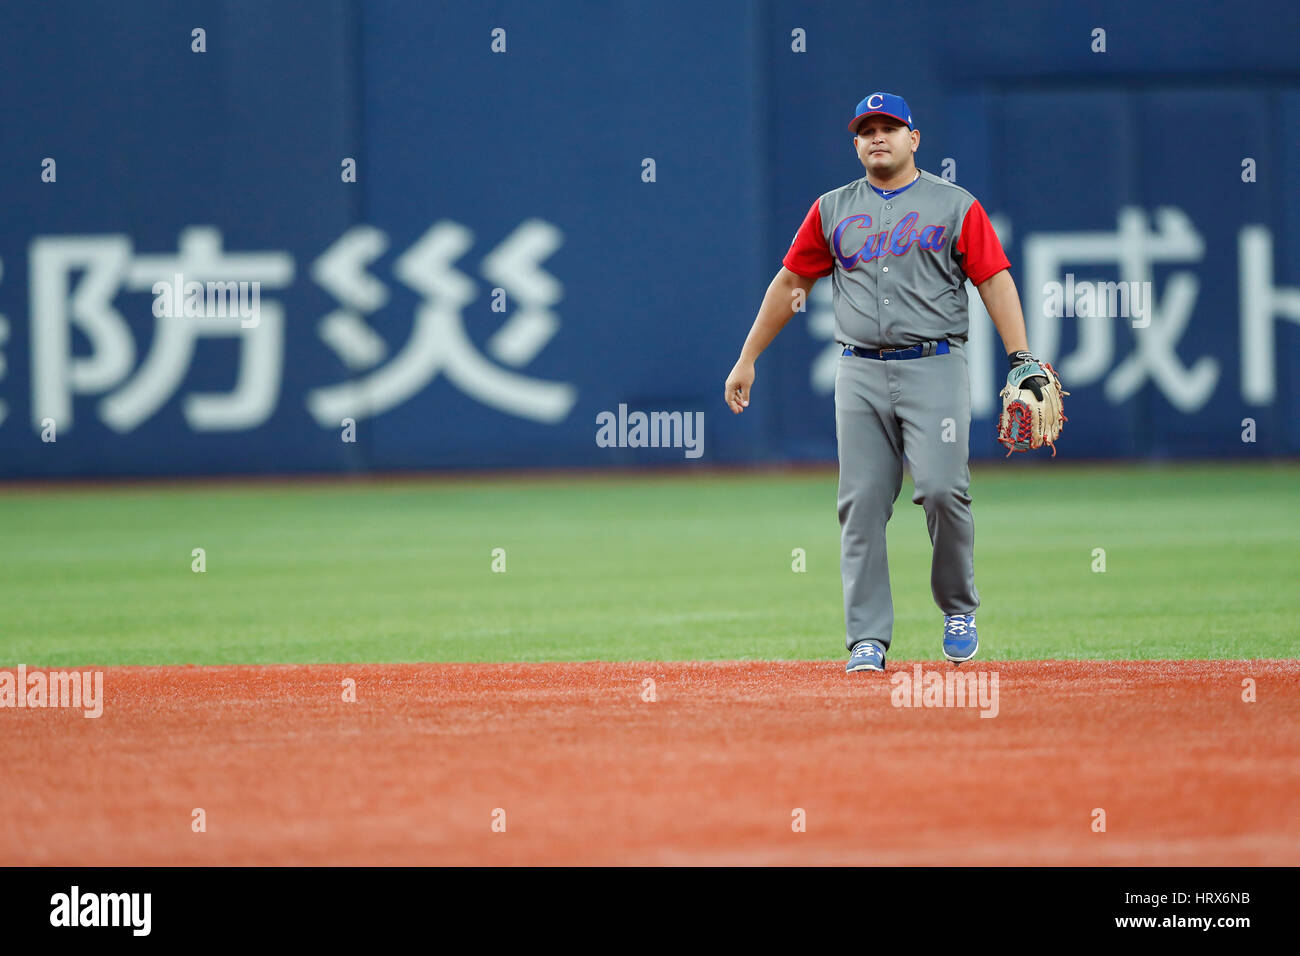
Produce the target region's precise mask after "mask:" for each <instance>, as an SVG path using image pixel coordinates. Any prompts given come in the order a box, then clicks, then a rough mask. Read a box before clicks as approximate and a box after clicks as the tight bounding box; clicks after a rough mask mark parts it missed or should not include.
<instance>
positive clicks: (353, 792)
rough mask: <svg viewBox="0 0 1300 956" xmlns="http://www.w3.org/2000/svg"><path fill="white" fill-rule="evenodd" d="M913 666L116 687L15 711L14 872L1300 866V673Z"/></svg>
mask: <svg viewBox="0 0 1300 956" xmlns="http://www.w3.org/2000/svg"><path fill="white" fill-rule="evenodd" d="M912 666H913V665H912V664H911V663H910V662H909V663H901V664H895V663H893V662H891V666H890V673H889V674H884V675H881V674H872V675H864V674H858V675H852V676H846V675H845V674H844V673H843V665H842V664H840V663H837V662H833V661H832V662H827V661H814V662H793V661H783V662H774V663H773V662H711V663H634V664H627V663H616V664H612V663H586V664H402V665H355V666H352V665H321V666H275V667H213V668H194V667H172V668H109V669H107V670H106V671H105V696H106V701H105V710H104V715H103V717H101V718H99V719H85V718H83V717H82V715H81V712H80V711H67V710H10V709H4V710H0V766H3V768H4V786H3V787H0V822H2V823H3V826H4V830H5V835H6V837H7V839H6V840H5V841H4V843H3V849H0V864H6V865H15V864H36V865H48V864H59V865H140V864H155V865H158V864H161V865H167V864H254V865H259V864H363V865H364V864H398V865H404V864H417V865H418V864H622V863H634V864H891V865H929V864H989V865H1002V864H1083V865H1109V864H1131V865H1156V864H1160V865H1189V864H1210V865H1220V864H1222V865H1257V864H1284V865H1296V864H1300V809H1298V807H1297V802H1298V801H1300V797H1298V796H1297V795H1298V794H1300V661H1295V660H1283V661H1178V662H1174V661H1137V662H1117V661H1048V662H1042V661H1033V662H1028V661H1017V662H1010V661H991V662H983V663H981V664H980V665H979V667H978V668H976V669H977V670H983V671H985V672H986V673H989V674H991V673H993V672H996V673H997V674H998V681H999V683H998V695H999V697H998V704H999V707H998V715H997V716H996V717H995V718H993V719H987V718H981V717H980V716H979V710H978V709H975V708H970V709H962V708H951V709H947V708H937V709H928V708H896V707H894V706H892V705H891V702H890V691H891V689H892V688H891V684H890V678H891V675H892V674H893V673H895V672H898V671H903V672H905V673H912ZM924 666H925V668H926V670H927V671H928V670H936V671H939V672H940V673H942V672H944V671H947V670H948V669H949V665H946V664H945V665H937V664H933V663H927V664H925V665H924ZM347 677H351V678H353V679H355V680H356V682H357V696H358V700H357V702H356V703H345V702H344V701H343V700H342V699H341V697H342V694H341V682H342V680H343V679H344V678H347ZM1246 677H1251V678H1254V680H1255V681H1256V683H1257V694H1258V700H1257V701H1256V702H1255V703H1246V702H1244V701H1243V700H1242V680H1243V678H1246ZM646 678H652V679H653V680H654V682H655V691H656V695H657V700H656V701H654V702H647V701H644V700H642V693H643V687H644V685H643V683H642V682H643V680H645V679H646ZM196 807H202V808H203V809H204V810H205V811H206V817H207V831H206V832H205V833H194V832H192V831H191V811H192V810H193V809H194V808H196ZM1097 807H1100V808H1104V810H1105V811H1106V832H1104V833H1095V832H1093V830H1092V826H1091V825H1092V820H1093V816H1092V812H1093V809H1094V808H1097ZM495 808H502V809H504V810H505V813H506V832H504V833H494V832H493V831H492V828H491V823H492V813H493V810H494V809H495ZM795 808H802V809H803V810H804V811H805V813H806V820H807V829H806V832H802V833H797V832H793V831H792V827H791V822H792V813H793V811H794V809H795Z"/></svg>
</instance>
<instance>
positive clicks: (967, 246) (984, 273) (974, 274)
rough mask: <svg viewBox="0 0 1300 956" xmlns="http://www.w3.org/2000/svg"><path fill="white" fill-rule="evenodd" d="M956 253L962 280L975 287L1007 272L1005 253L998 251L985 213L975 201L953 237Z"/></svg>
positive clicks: (997, 245)
mask: <svg viewBox="0 0 1300 956" xmlns="http://www.w3.org/2000/svg"><path fill="white" fill-rule="evenodd" d="M957 254H958V255H959V256H961V267H962V270H963V271H964V272H965V273H966V278H968V279H970V281H971V282H973V283H975V284H976V285H979V284H980V283H981V282H983V281H984V280H985V279H987V278H989V277H990V276H994V275H997V274H998V273H999V272H1001V271H1002V270H1003V269H1010V268H1011V263H1010V262H1009V261H1008V260H1007V254H1006V253H1005V252H1003V251H1002V243H1001V242H1000V241H999V240H998V234H997V233H996V232H994V231H993V224H992V223H991V222H989V217H988V214H987V213H985V212H984V207H983V206H981V205H980V204H979V200H978V199H977V200H975V202H973V203H971V206H970V208H969V209H967V210H966V218H965V219H963V220H962V224H961V235H960V236H958V237H957Z"/></svg>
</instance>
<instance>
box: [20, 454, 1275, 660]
mask: <svg viewBox="0 0 1300 956" xmlns="http://www.w3.org/2000/svg"><path fill="white" fill-rule="evenodd" d="M1298 487H1300V467H1297V466H1296V465H1291V464H1287V465H1276V466H1195V467H1193V466H1166V467H1159V468H1121V467H1099V468H1075V467H1066V466H1060V467H1057V466H1055V465H1053V466H1051V467H1044V468H1024V467H1015V466H1005V467H999V466H998V465H996V464H994V465H985V466H982V467H979V468H977V469H976V470H975V473H974V481H973V485H972V494H973V496H974V498H975V503H974V508H975V522H976V582H977V586H978V587H979V590H980V595H981V598H982V601H983V604H982V607H981V609H980V614H979V623H980V637H981V643H982V651H981V657H982V658H983V659H996V658H1022V659H1024V658H1029V659H1032V658H1078V657H1110V658H1186V657H1199V658H1251V657H1294V656H1296V653H1297V647H1298V645H1300V640H1298V639H1297V632H1298V628H1300V625H1298V624H1297V621H1298V620H1300V617H1298V616H1297V614H1296V610H1297V609H1296V584H1295V574H1296V568H1297V567H1300V560H1297V558H1298V557H1300V555H1298V554H1297V552H1298V551H1300V544H1298V542H1300V517H1298V515H1300V509H1297V502H1296V491H1297V488H1298ZM910 498H911V485H910V482H905V484H904V487H903V493H902V495H901V496H900V498H899V503H898V506H897V508H896V511H895V514H894V519H893V521H892V522H891V524H890V558H891V571H892V577H893V587H894V605H895V613H896V623H895V632H894V649H893V652H894V655H896V657H897V659H903V660H905V659H934V658H937V657H939V631H940V628H941V616H940V614H939V612H938V611H937V609H936V608H935V607H934V604H933V602H932V600H931V598H930V591H929V539H928V537H927V536H926V531H925V521H924V515H923V513H922V511H921V509H920V508H919V507H917V506H916V505H913V504H912V503H911V500H910ZM838 535H839V529H838V525H837V523H836V517H835V478H834V475H833V474H832V473H831V472H825V473H819V474H799V475H777V476H774V475H772V474H753V475H717V474H713V475H705V476H700V477H692V476H689V475H687V476H660V475H650V474H646V475H641V476H636V477H628V476H612V477H601V476H593V477H590V478H585V477H580V478H547V479H542V480H530V479H517V480H511V479H504V478H503V479H485V480H447V481H430V482H413V481H412V482H395V483H389V484H373V483H360V484H329V483H320V484H305V485H292V484H284V485H273V484H249V485H240V484H231V485H194V486H186V485H167V486H153V487H151V486H142V485H124V486H122V487H120V488H104V489H103V490H99V489H95V490H78V489H53V490H48V491H30V490H7V491H0V607H3V619H2V620H0V666H7V667H12V666H16V665H17V664H19V663H24V664H27V665H29V666H70V665H114V664H185V663H190V664H224V663H312V662H386V661H520V660H528V661H542V660H596V659H603V660H618V659H649V660H656V659H659V660H669V659H678V660H681V659H705V658H757V659H766V658H835V657H842V656H844V651H843V648H842V640H843V630H842V611H841V603H840V578H839V539H838ZM194 548H203V549H205V551H206V561H207V570H206V572H205V573H202V574H199V573H194V572H193V571H192V570H191V561H192V558H191V551H192V549H194ZM494 548H503V549H505V554H506V558H505V560H506V571H505V573H493V571H492V562H493V558H492V552H493V549H494ZM795 548H802V549H804V551H805V552H806V556H807V557H806V561H807V571H806V573H794V572H793V571H792V570H791V563H792V557H791V552H792V550H793V549H795ZM1096 548H1103V549H1105V561H1106V570H1105V573H1096V572H1094V571H1093V570H1092V567H1093V563H1094V557H1093V551H1094V549H1096Z"/></svg>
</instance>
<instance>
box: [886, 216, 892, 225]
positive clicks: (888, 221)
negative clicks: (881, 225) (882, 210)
mask: <svg viewBox="0 0 1300 956" xmlns="http://www.w3.org/2000/svg"><path fill="white" fill-rule="evenodd" d="M890 221H891V220H890V219H888V218H886V219H885V225H886V226H888V225H889V223H890Z"/></svg>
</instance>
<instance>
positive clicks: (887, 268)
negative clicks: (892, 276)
mask: <svg viewBox="0 0 1300 956" xmlns="http://www.w3.org/2000/svg"><path fill="white" fill-rule="evenodd" d="M880 271H881V272H888V271H889V266H885V268H883V269H881V270H880Z"/></svg>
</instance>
